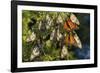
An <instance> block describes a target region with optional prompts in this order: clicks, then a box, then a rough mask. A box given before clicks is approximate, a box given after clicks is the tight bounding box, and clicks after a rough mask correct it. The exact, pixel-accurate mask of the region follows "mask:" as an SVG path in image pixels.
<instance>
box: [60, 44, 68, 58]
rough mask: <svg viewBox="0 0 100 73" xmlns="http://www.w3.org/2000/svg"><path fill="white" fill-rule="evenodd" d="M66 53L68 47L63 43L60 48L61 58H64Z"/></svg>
mask: <svg viewBox="0 0 100 73" xmlns="http://www.w3.org/2000/svg"><path fill="white" fill-rule="evenodd" d="M67 55H68V49H67V47H66V46H65V45H64V46H63V48H62V50H61V58H64V57H66V56H67Z"/></svg>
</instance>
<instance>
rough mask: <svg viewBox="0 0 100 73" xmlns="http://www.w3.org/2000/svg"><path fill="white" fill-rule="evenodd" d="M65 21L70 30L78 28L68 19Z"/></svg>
mask: <svg viewBox="0 0 100 73" xmlns="http://www.w3.org/2000/svg"><path fill="white" fill-rule="evenodd" d="M67 23H68V25H69V27H70V29H71V30H75V29H78V26H77V24H75V23H73V22H72V21H71V20H70V19H69V20H68V21H67Z"/></svg>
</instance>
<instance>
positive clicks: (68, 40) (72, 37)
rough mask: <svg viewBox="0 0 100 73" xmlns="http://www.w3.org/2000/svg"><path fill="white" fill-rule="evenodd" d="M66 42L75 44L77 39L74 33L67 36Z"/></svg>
mask: <svg viewBox="0 0 100 73" xmlns="http://www.w3.org/2000/svg"><path fill="white" fill-rule="evenodd" d="M65 43H66V44H68V45H75V43H76V41H75V39H74V36H73V35H72V34H69V35H67V36H66V38H65Z"/></svg>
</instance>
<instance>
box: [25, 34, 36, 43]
mask: <svg viewBox="0 0 100 73" xmlns="http://www.w3.org/2000/svg"><path fill="white" fill-rule="evenodd" d="M35 39H36V34H35V33H34V32H32V34H31V35H30V36H29V37H28V38H27V39H26V42H31V41H34V40H35Z"/></svg>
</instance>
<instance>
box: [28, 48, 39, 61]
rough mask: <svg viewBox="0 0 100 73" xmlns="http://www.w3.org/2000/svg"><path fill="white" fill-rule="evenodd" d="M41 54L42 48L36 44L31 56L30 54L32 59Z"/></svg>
mask: <svg viewBox="0 0 100 73" xmlns="http://www.w3.org/2000/svg"><path fill="white" fill-rule="evenodd" d="M39 55H40V50H39V48H38V47H37V46H36V47H34V48H33V49H32V53H31V56H30V60H31V61H32V60H33V59H34V58H36V57H37V56H39Z"/></svg>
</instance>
